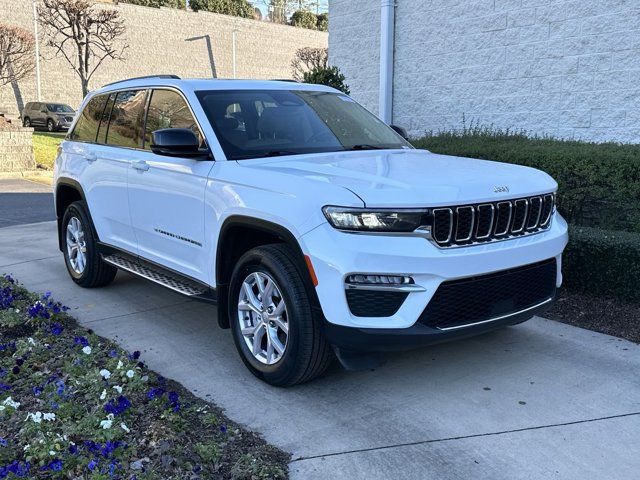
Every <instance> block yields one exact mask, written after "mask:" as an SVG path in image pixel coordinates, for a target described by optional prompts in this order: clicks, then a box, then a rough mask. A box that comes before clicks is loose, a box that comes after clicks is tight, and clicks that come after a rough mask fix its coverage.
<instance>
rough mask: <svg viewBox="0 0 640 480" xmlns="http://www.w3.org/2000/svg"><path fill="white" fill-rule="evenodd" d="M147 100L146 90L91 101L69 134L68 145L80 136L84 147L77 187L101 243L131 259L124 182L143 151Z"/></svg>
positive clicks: (134, 245)
mask: <svg viewBox="0 0 640 480" xmlns="http://www.w3.org/2000/svg"><path fill="white" fill-rule="evenodd" d="M146 96H147V91H146V90H128V91H120V92H114V93H111V94H109V95H104V96H102V97H100V98H99V99H95V100H96V104H95V105H94V108H89V107H91V106H92V105H91V102H93V100H91V102H90V103H89V105H87V108H85V111H83V113H82V116H81V118H80V119H79V120H78V124H77V125H76V127H75V128H74V131H73V133H72V134H71V139H72V140H76V138H75V137H76V136H80V137H82V138H83V139H84V140H83V141H84V142H86V143H85V144H84V145H83V147H82V148H81V149H80V154H81V156H82V157H83V158H84V162H85V164H86V165H85V168H84V169H83V171H82V178H81V182H80V183H81V184H82V185H83V187H84V188H85V195H86V197H87V202H88V204H89V210H90V212H91V217H92V219H93V222H94V225H95V227H96V231H97V232H98V236H99V237H100V240H101V241H102V242H104V243H107V244H109V245H112V246H115V247H118V248H121V249H123V250H126V251H128V252H131V253H133V254H136V253H137V242H136V240H135V236H134V234H133V230H132V227H131V218H130V216H129V200H128V195H127V177H128V176H129V171H130V168H131V164H132V162H134V161H135V160H136V156H137V155H139V154H140V148H141V146H142V132H143V126H142V122H143V118H144V107H145V103H146ZM87 118H88V119H89V121H85V120H87ZM97 119H99V121H96V120H97ZM88 142H91V143H88Z"/></svg>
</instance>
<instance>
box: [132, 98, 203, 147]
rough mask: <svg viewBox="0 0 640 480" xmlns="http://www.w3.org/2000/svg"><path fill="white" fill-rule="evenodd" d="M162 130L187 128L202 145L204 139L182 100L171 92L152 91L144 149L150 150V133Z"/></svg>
mask: <svg viewBox="0 0 640 480" xmlns="http://www.w3.org/2000/svg"><path fill="white" fill-rule="evenodd" d="M164 128H188V129H190V130H192V131H193V133H195V134H196V136H197V137H198V139H199V140H200V145H203V143H204V138H203V136H202V133H201V132H200V130H199V129H198V125H197V123H196V121H195V119H194V118H193V115H192V114H191V110H189V106H188V105H187V102H185V100H184V98H182V96H181V95H180V94H179V93H177V92H174V91H173V90H154V91H153V93H152V95H151V102H150V103H149V113H148V114H147V127H146V130H145V136H144V148H145V149H146V150H151V133H152V132H155V131H156V130H162V129H164Z"/></svg>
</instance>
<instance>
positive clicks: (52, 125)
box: [47, 120, 56, 133]
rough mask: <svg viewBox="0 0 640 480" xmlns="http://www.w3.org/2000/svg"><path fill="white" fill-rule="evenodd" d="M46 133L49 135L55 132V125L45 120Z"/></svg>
mask: <svg viewBox="0 0 640 480" xmlns="http://www.w3.org/2000/svg"><path fill="white" fill-rule="evenodd" d="M47 131H48V132H50V133H53V132H55V131H56V125H55V124H54V123H53V120H47Z"/></svg>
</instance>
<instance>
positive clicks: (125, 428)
mask: <svg viewBox="0 0 640 480" xmlns="http://www.w3.org/2000/svg"><path fill="white" fill-rule="evenodd" d="M120 428H122V429H123V430H124V431H125V432H127V433H129V432H130V431H131V429H130V428H129V427H127V426H126V425H125V424H124V423H121V424H120Z"/></svg>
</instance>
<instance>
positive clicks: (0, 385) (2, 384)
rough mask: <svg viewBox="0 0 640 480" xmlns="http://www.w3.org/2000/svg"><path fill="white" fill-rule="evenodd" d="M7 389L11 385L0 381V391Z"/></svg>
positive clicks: (9, 388)
mask: <svg viewBox="0 0 640 480" xmlns="http://www.w3.org/2000/svg"><path fill="white" fill-rule="evenodd" d="M7 390H11V385H7V384H6V383H2V382H0V391H5V392H6V391H7Z"/></svg>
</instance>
